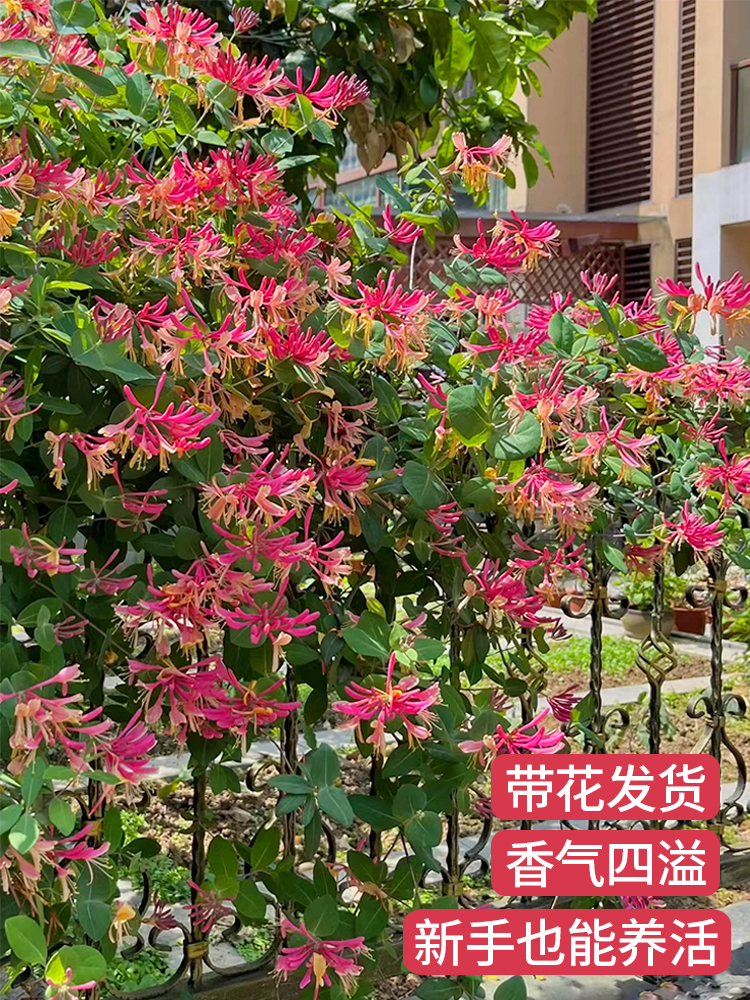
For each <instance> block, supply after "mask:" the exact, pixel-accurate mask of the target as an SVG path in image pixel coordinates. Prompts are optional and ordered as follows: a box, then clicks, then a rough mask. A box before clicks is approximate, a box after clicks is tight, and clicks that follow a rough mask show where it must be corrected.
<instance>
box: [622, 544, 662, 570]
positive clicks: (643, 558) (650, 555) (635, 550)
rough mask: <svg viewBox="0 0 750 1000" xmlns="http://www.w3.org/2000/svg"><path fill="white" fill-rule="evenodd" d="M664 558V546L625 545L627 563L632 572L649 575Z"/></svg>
mask: <svg viewBox="0 0 750 1000" xmlns="http://www.w3.org/2000/svg"><path fill="white" fill-rule="evenodd" d="M663 558H664V546H663V545H662V544H661V543H657V544H655V545H652V544H649V545H636V544H628V545H626V546H625V564H626V566H627V567H628V569H629V570H630V572H631V573H642V574H644V575H646V576H648V575H649V574H650V573H651V571H652V570H653V568H654V566H655V565H656V563H658V562H659V561H660V560H661V559H663Z"/></svg>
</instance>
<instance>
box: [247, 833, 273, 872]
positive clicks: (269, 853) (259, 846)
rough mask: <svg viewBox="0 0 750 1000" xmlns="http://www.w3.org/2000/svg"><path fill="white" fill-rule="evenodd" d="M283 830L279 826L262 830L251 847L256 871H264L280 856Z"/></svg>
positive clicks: (252, 860) (252, 863) (251, 861)
mask: <svg viewBox="0 0 750 1000" xmlns="http://www.w3.org/2000/svg"><path fill="white" fill-rule="evenodd" d="M280 845H281V830H280V829H279V828H278V827H277V826H272V827H269V828H268V829H266V830H261V831H260V833H259V834H258V836H257V837H256V838H255V840H254V841H253V843H252V846H251V848H250V864H251V865H252V866H253V870H254V871H256V872H257V871H262V870H263V869H264V868H268V867H269V866H270V865H272V864H273V863H274V861H275V860H276V858H277V857H278V856H279V847H280Z"/></svg>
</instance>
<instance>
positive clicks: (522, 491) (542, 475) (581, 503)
mask: <svg viewBox="0 0 750 1000" xmlns="http://www.w3.org/2000/svg"><path fill="white" fill-rule="evenodd" d="M495 489H496V490H497V492H498V493H501V494H502V495H503V496H504V497H505V499H506V503H507V504H508V505H509V507H510V509H511V511H512V512H513V515H514V516H515V517H516V518H518V520H521V521H526V522H528V523H529V524H531V523H533V522H534V521H535V520H536V518H537V517H540V518H541V519H542V521H543V523H544V524H545V525H550V524H552V523H553V521H557V524H558V525H559V527H560V530H561V532H562V533H563V534H574V533H576V532H579V531H582V530H583V529H585V527H586V526H587V525H588V524H589V523H590V522H591V520H592V519H593V517H594V513H595V510H596V498H597V495H598V492H599V490H598V487H597V485H596V483H591V484H590V485H589V486H584V484H583V483H579V482H577V481H576V480H575V479H573V478H572V476H569V475H566V474H565V473H560V472H553V471H552V470H551V469H547V468H546V467H545V466H544V465H543V464H542V463H541V462H533V463H532V464H531V465H530V466H529V467H528V468H527V469H525V470H524V472H523V473H522V474H521V475H520V476H519V478H518V479H516V480H515V481H514V482H512V483H502V482H500V483H498V485H497V486H496V487H495Z"/></svg>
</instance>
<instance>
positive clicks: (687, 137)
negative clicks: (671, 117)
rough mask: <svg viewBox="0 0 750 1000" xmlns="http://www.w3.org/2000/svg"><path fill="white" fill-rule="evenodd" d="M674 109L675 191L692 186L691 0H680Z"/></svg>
mask: <svg viewBox="0 0 750 1000" xmlns="http://www.w3.org/2000/svg"><path fill="white" fill-rule="evenodd" d="M678 100H679V108H678V113H677V194H691V193H692V190H693V141H694V124H693V117H694V115H693V112H694V108H695V0H680V76H679V95H678Z"/></svg>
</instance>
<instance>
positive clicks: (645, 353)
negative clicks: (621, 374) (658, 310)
mask: <svg viewBox="0 0 750 1000" xmlns="http://www.w3.org/2000/svg"><path fill="white" fill-rule="evenodd" d="M617 353H618V355H619V357H620V358H622V360H623V361H624V362H625V364H626V365H633V367H634V368H640V369H641V371H644V372H660V371H661V370H662V368H666V367H667V365H668V364H669V362H668V361H667V356H666V354H665V353H664V351H662V349H661V348H660V347H657V346H656V344H655V343H654V342H653V341H652V340H649V339H648V337H646V336H645V335H644V336H640V337H628V338H627V340H621V341H620V342H619V346H618V349H617Z"/></svg>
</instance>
